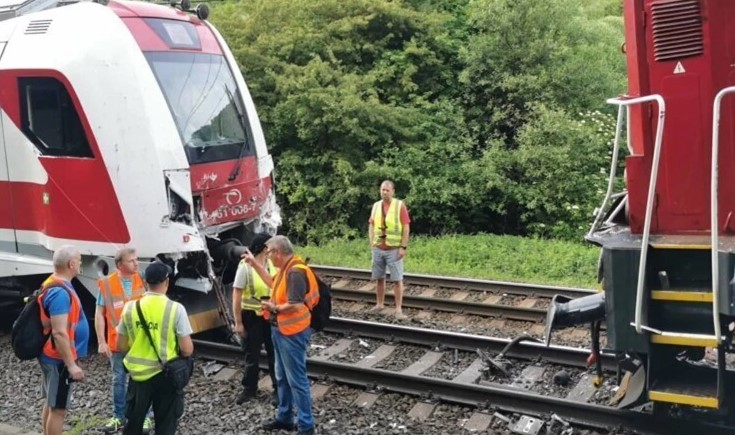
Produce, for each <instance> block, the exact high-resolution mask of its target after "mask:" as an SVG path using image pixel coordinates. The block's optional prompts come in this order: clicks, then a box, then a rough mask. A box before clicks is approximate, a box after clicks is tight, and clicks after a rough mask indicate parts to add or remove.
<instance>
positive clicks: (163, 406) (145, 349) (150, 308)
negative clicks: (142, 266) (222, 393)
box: [117, 262, 194, 435]
mask: <svg viewBox="0 0 735 435" xmlns="http://www.w3.org/2000/svg"><path fill="white" fill-rule="evenodd" d="M171 274H172V270H171V268H170V267H169V266H168V265H166V264H163V263H160V262H154V263H151V265H150V266H148V267H147V268H146V270H145V281H146V283H147V284H148V291H147V292H146V293H145V294H144V295H143V298H142V299H140V300H138V301H130V302H128V303H127V304H125V308H123V314H122V322H120V323H119V324H118V327H117V334H118V335H117V347H118V349H119V350H120V351H121V352H124V353H126V355H125V358H124V359H123V364H125V368H126V369H127V370H128V373H130V382H129V383H128V396H127V397H128V403H127V409H126V411H125V416H126V417H127V419H128V422H127V425H126V426H125V430H124V431H123V434H125V435H139V434H140V433H141V432H142V431H143V420H144V419H145V416H146V412H147V411H148V408H149V407H150V406H151V404H153V414H154V417H155V425H156V428H155V433H156V435H174V434H175V433H176V427H177V425H178V419H179V418H180V417H181V415H182V414H183V412H184V393H183V391H180V390H178V389H177V388H176V387H175V386H174V384H173V383H172V382H171V380H169V378H167V377H166V376H164V374H163V368H162V364H165V363H167V362H168V361H171V360H174V359H176V358H179V357H185V356H190V355H191V354H192V352H194V344H193V342H192V340H191V334H192V329H191V324H190V323H189V317H188V316H187V314H186V309H184V306H183V305H181V304H180V303H178V302H174V301H172V300H171V299H169V298H168V297H166V292H167V291H168V284H169V276H170V275H171ZM138 303H139V304H140V311H141V312H142V313H143V316H142V317H144V318H145V323H146V324H147V328H148V330H149V331H150V334H151V337H150V338H149V337H148V335H147V334H146V332H145V330H144V329H143V325H144V323H143V321H141V316H140V315H139V314H138V309H137V307H136V304H138ZM151 341H152V342H153V343H154V345H152V344H151ZM159 359H160V361H159Z"/></svg>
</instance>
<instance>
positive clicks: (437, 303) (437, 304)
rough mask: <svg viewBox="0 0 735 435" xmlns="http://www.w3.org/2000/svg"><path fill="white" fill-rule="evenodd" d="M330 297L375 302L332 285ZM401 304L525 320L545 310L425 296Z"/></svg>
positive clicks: (407, 297) (539, 317)
mask: <svg viewBox="0 0 735 435" xmlns="http://www.w3.org/2000/svg"><path fill="white" fill-rule="evenodd" d="M332 297H333V298H335V299H340V300H348V301H354V302H373V303H374V302H375V293H373V292H370V291H364V290H353V289H346V288H339V287H332ZM385 299H386V301H387V302H389V303H392V302H393V301H394V298H393V294H388V293H386V295H385ZM403 306H404V307H407V308H419V309H430V310H434V311H448V312H452V313H464V314H474V315H478V316H486V317H500V318H505V319H511V320H521V321H527V322H542V321H544V319H546V310H545V309H541V308H525V307H516V306H512V305H501V304H483V303H481V302H479V303H478V302H467V301H457V300H453V299H440V298H436V297H426V296H412V295H404V296H403Z"/></svg>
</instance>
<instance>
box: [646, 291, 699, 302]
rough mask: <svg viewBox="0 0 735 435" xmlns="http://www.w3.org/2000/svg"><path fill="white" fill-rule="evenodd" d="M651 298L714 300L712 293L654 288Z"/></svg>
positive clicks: (690, 300) (696, 300) (658, 299)
mask: <svg viewBox="0 0 735 435" xmlns="http://www.w3.org/2000/svg"><path fill="white" fill-rule="evenodd" d="M651 299H653V300H656V301H677V302H712V293H707V292H690V291H681V290H652V291H651Z"/></svg>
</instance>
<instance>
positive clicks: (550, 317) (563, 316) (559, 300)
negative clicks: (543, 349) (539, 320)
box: [544, 292, 605, 346]
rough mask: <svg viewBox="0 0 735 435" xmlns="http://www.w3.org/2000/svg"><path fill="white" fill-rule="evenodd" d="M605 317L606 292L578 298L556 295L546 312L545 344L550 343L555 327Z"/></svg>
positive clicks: (589, 321)
mask: <svg viewBox="0 0 735 435" xmlns="http://www.w3.org/2000/svg"><path fill="white" fill-rule="evenodd" d="M604 318H605V292H600V293H595V294H593V295H589V296H585V297H583V298H578V299H572V298H570V297H568V296H564V295H554V298H553V299H551V303H550V304H549V309H548V311H547V312H546V328H545V330H544V340H545V344H546V345H547V346H548V345H549V343H550V342H551V331H553V330H555V329H560V328H567V327H570V326H576V325H579V324H582V323H591V322H594V321H596V320H602V319H604Z"/></svg>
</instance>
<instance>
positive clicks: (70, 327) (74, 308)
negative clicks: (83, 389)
mask: <svg viewBox="0 0 735 435" xmlns="http://www.w3.org/2000/svg"><path fill="white" fill-rule="evenodd" d="M53 287H64V288H66V289H67V290H69V293H72V294H70V295H69V298H71V307H70V308H69V314H68V315H67V320H66V322H67V323H66V333H67V334H68V335H69V348H70V349H71V356H72V358H73V359H74V360H75V361H76V359H77V348H76V346H75V341H74V337H75V333H76V330H77V324H78V323H79V313H80V312H81V310H82V307H81V304H80V303H79V299H78V297H77V295H76V292H75V291H74V289H72V288H71V287H68V286H67V285H66V284H65V283H64V282H63V281H61V280H59V279H56V278H55V277H54V276H53V275H51V276H49V277H48V278H46V280H45V281H44V282H43V284H41V292H40V293H39V294H38V303H39V305H41V306H42V307H43V297H44V296H46V291H48V290H49V289H50V288H53ZM41 325H43V333H44V334H51V318H50V317H49V316H48V315H47V314H46V310H45V309H42V310H41ZM43 354H44V355H46V356H47V357H49V358H54V359H63V358H62V357H61V354H60V353H59V351H58V350H57V349H56V346H55V345H54V340H53V339H50V340H47V341H46V344H44V345H43Z"/></svg>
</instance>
